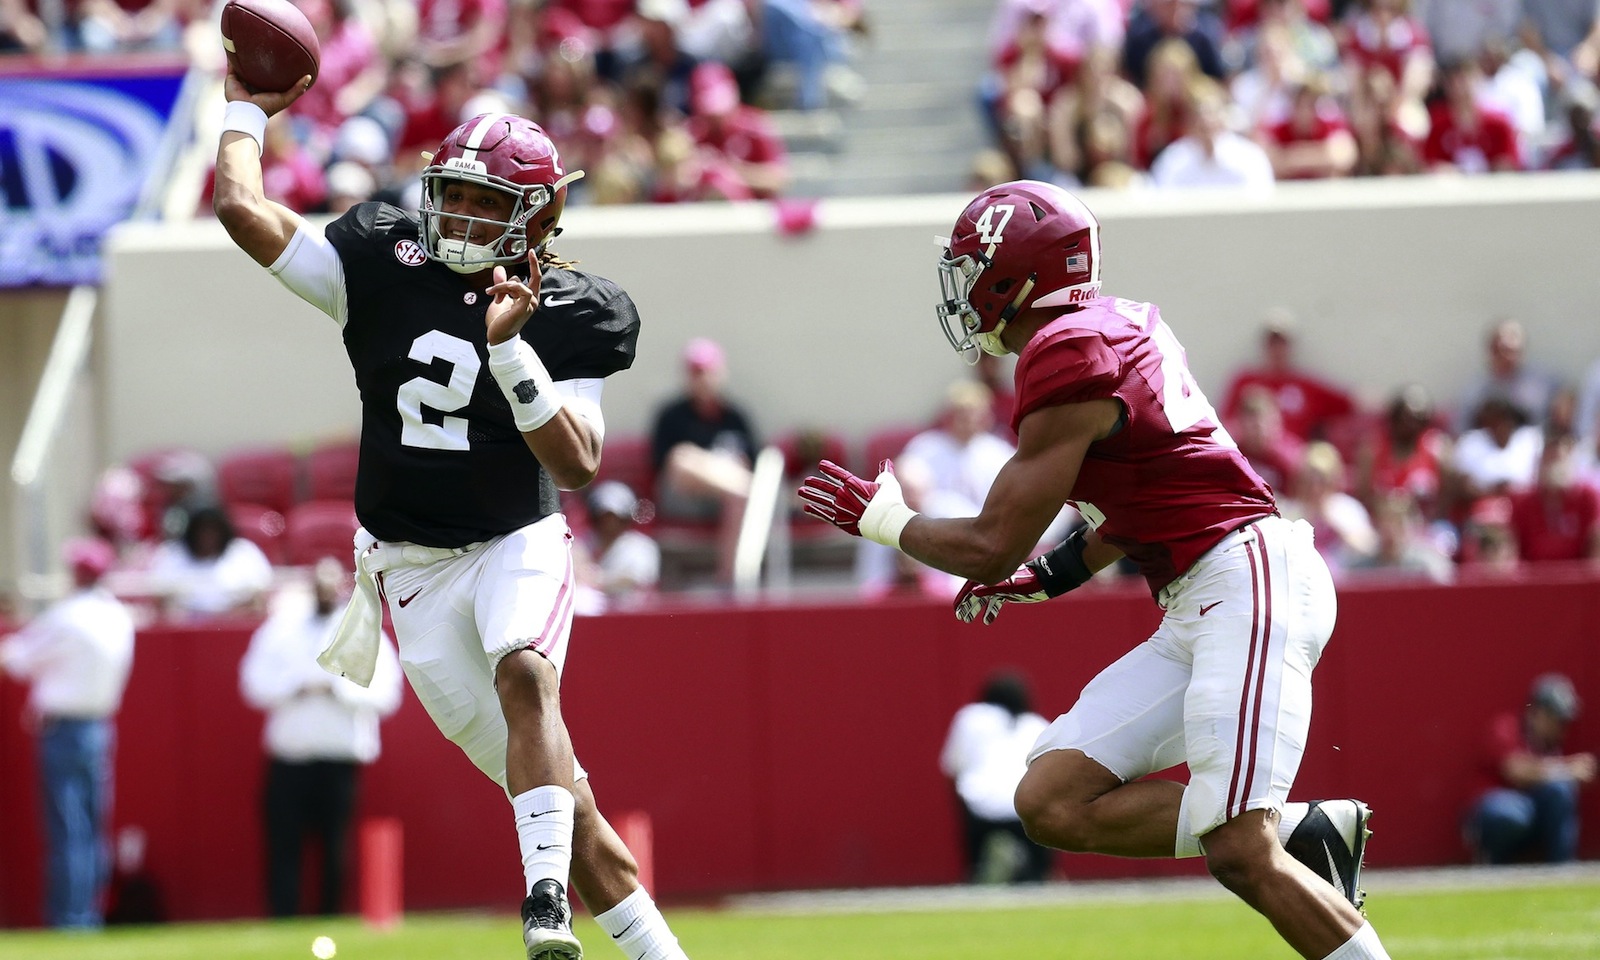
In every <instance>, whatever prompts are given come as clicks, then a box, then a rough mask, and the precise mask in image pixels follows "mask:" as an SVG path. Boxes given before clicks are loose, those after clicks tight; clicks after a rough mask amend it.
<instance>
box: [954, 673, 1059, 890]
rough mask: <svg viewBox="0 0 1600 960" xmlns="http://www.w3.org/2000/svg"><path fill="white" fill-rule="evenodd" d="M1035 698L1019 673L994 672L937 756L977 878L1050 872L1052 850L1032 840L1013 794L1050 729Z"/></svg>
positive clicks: (1036, 876)
mask: <svg viewBox="0 0 1600 960" xmlns="http://www.w3.org/2000/svg"><path fill="white" fill-rule="evenodd" d="M1030 699H1031V698H1030V697H1029V694H1028V685H1027V682H1026V681H1025V680H1024V679H1023V678H1022V677H1021V676H1020V675H1018V674H1016V673H1013V672H1010V671H1000V672H997V673H995V674H993V675H992V676H990V677H989V679H988V680H987V681H986V682H985V683H984V687H983V693H982V694H981V695H980V696H979V698H978V701H977V702H976V703H969V704H967V705H966V706H964V707H962V708H961V709H960V710H957V711H956V715H955V717H954V719H952V720H951V722H950V730H949V733H948V734H946V736H945V741H944V749H943V750H942V751H941V752H940V754H939V769H940V770H941V771H942V772H943V773H944V775H945V776H947V777H949V778H950V782H951V785H952V786H953V787H954V788H955V793H956V799H957V801H958V802H959V805H960V809H961V821H962V841H963V849H964V851H965V853H966V864H967V879H968V880H969V881H971V882H973V883H983V882H989V883H1016V882H1021V881H1029V882H1037V881H1041V880H1044V879H1046V878H1047V877H1048V876H1049V874H1050V866H1051V863H1052V859H1053V858H1052V854H1051V852H1050V850H1049V849H1048V848H1045V847H1041V846H1039V845H1038V844H1036V843H1034V842H1033V841H1032V840H1029V839H1028V835H1027V833H1026V832H1025V831H1024V830H1023V828H1022V821H1021V819H1020V818H1019V817H1018V816H1017V808H1016V803H1015V802H1014V801H1013V799H1012V797H1013V795H1014V794H1015V793H1016V792H1017V784H1018V783H1019V782H1020V781H1021V780H1022V775H1023V773H1025V772H1026V771H1027V768H1028V763H1027V760H1028V753H1029V751H1030V750H1032V749H1033V744H1034V741H1035V740H1037V739H1039V734H1041V733H1043V732H1044V730H1045V728H1046V727H1047V726H1049V722H1048V721H1046V720H1045V718H1044V717H1042V716H1040V715H1039V714H1037V713H1035V712H1034V711H1033V707H1032V704H1031V702H1030Z"/></svg>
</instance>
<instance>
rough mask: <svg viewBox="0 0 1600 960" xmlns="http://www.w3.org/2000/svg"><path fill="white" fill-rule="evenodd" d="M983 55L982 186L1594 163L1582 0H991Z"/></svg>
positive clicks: (1592, 98) (1588, 29)
mask: <svg viewBox="0 0 1600 960" xmlns="http://www.w3.org/2000/svg"><path fill="white" fill-rule="evenodd" d="M989 53H990V58H991V61H990V66H989V71H988V74H987V76H986V78H985V80H984V83H983V87H982V91H981V100H982V102H983V105H984V109H985V113H986V116H987V118H988V120H989V122H990V128H991V130H992V132H993V136H994V142H995V145H996V150H995V151H994V153H993V155H991V156H987V157H985V158H983V159H982V160H981V162H980V163H979V164H978V165H976V169H977V170H980V171H983V172H982V173H981V174H979V176H980V178H982V179H988V180H991V181H995V182H998V181H1004V180H1009V179H1013V178H1014V177H1015V176H1019V175H1020V176H1025V177H1030V178H1033V179H1039V180H1050V181H1054V182H1056V183H1059V184H1061V185H1063V186H1069V187H1071V186H1085V185H1087V186H1103V187H1128V186H1137V185H1146V184H1149V185H1155V186H1161V187H1169V186H1205V185H1239V186H1260V185H1263V184H1270V183H1271V182H1273V181H1274V180H1297V179H1314V178H1324V177H1343V176H1375V175H1395V174H1415V173H1422V172H1430V171H1453V172H1456V173H1461V174H1479V173H1485V172H1490V171H1507V170H1556V169H1574V168H1592V167H1595V166H1596V165H1600V147H1597V137H1596V135H1597V133H1600V125H1597V122H1596V108H1597V107H1600V94H1597V92H1596V87H1595V81H1596V68H1597V63H1600V10H1597V9H1596V5H1595V4H1592V3H1591V4H1584V3H1567V2H1558V0H1488V2H1478V3H1456V2H1452V0H1416V2H1411V0H1215V2H1207V0H1132V2H1130V0H1000V3H999V6H998V9H997V11H996V14H995V17H994V20H993V25H992V29H991V35H990V38H989Z"/></svg>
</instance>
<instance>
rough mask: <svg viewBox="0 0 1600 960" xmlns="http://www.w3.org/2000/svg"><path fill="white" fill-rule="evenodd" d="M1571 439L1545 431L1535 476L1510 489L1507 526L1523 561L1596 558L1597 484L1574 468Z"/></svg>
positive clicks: (1599, 532) (1599, 528) (1599, 539)
mask: <svg viewBox="0 0 1600 960" xmlns="http://www.w3.org/2000/svg"><path fill="white" fill-rule="evenodd" d="M1575 448H1576V440H1575V438H1574V437H1573V436H1572V434H1570V433H1562V434H1548V433H1547V434H1546V436H1545V440H1544V451H1543V452H1542V453H1541V454H1540V456H1539V480H1538V482H1537V483H1536V484H1534V486H1533V487H1531V488H1529V489H1527V490H1522V491H1519V492H1517V493H1514V494H1512V495H1511V528H1512V530H1513V532H1515V534H1516V537H1517V555H1518V556H1519V557H1520V558H1521V559H1522V561H1523V562H1524V563H1543V562H1546V561H1551V560H1596V559H1600V490H1596V489H1594V488H1593V487H1591V486H1589V485H1588V484H1586V483H1582V482H1581V481H1580V480H1579V478H1578V476H1577V471H1576V470H1575V469H1574V464H1575V460H1574V457H1573V453H1574V450H1575Z"/></svg>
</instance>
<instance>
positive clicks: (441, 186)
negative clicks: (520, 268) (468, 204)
mask: <svg viewBox="0 0 1600 960" xmlns="http://www.w3.org/2000/svg"><path fill="white" fill-rule="evenodd" d="M429 161H430V163H429V166H428V167H427V169H425V170H423V171H422V227H423V236H424V239H425V241H426V242H425V243H424V244H423V250H424V251H425V252H426V253H427V255H428V259H430V260H437V261H439V262H440V263H443V264H444V265H445V266H447V267H449V268H450V269H452V270H454V271H456V272H457V273H477V272H478V271H480V270H483V269H485V268H488V267H492V266H494V265H495V264H497V263H502V264H513V263H520V262H521V261H523V260H525V259H526V258H527V256H528V250H529V249H530V248H532V249H538V248H539V247H541V246H543V245H544V243H545V242H546V241H547V240H548V239H549V238H550V236H551V234H552V233H553V232H554V230H555V226H556V221H558V220H560V219H561V211H562V209H563V208H564V207H565V206H566V203H567V184H569V183H571V182H572V181H574V180H577V179H578V178H579V177H581V176H583V171H581V170H575V171H573V172H572V173H565V172H564V171H563V170H562V169H561V157H560V155H559V154H557V153H556V145H555V144H554V143H551V142H550V138H549V137H548V136H546V135H545V132H544V130H543V129H541V128H540V127H539V125H538V124H537V123H534V122H533V121H532V120H526V119H524V118H522V117H518V116H514V115H512V114H509V113H485V114H480V115H479V116H476V117H473V118H472V119H471V120H468V121H467V122H466V123H463V124H462V125H461V126H459V127H456V128H455V129H454V130H452V131H451V132H450V135H449V136H447V137H445V138H444V143H442V144H440V145H439V151H438V152H437V153H435V154H434V155H433V156H432V157H430V158H429ZM452 183H470V184H475V185H477V186H481V187H489V188H491V189H494V190H498V191H501V192H503V193H505V194H506V195H507V196H508V197H509V198H510V200H511V203H510V205H509V206H508V207H507V208H506V212H505V219H503V220H500V219H489V218H485V217H476V216H469V215H466V214H463V213H447V212H445V210H444V206H445V191H446V190H447V189H448V187H449V185H450V184H452ZM445 221H448V225H447V224H446V223H445Z"/></svg>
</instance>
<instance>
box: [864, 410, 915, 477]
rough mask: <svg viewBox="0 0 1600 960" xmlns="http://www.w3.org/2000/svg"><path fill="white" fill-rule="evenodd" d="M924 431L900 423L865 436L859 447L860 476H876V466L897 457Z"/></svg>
mask: <svg viewBox="0 0 1600 960" xmlns="http://www.w3.org/2000/svg"><path fill="white" fill-rule="evenodd" d="M926 429H927V427H925V426H922V425H910V424H904V423H902V424H897V425H895V426H892V427H881V428H879V429H877V430H874V431H873V432H872V433H869V434H867V439H866V442H865V443H863V444H862V445H861V463H860V464H859V466H860V467H861V475H862V476H865V477H869V478H870V477H874V476H877V474H878V464H880V463H882V462H883V461H885V460H892V459H894V458H895V457H898V456H899V455H900V451H902V450H904V449H905V448H906V443H908V442H909V441H910V440H911V438H912V437H914V436H916V435H917V434H919V433H921V432H922V431H923V430H926Z"/></svg>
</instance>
